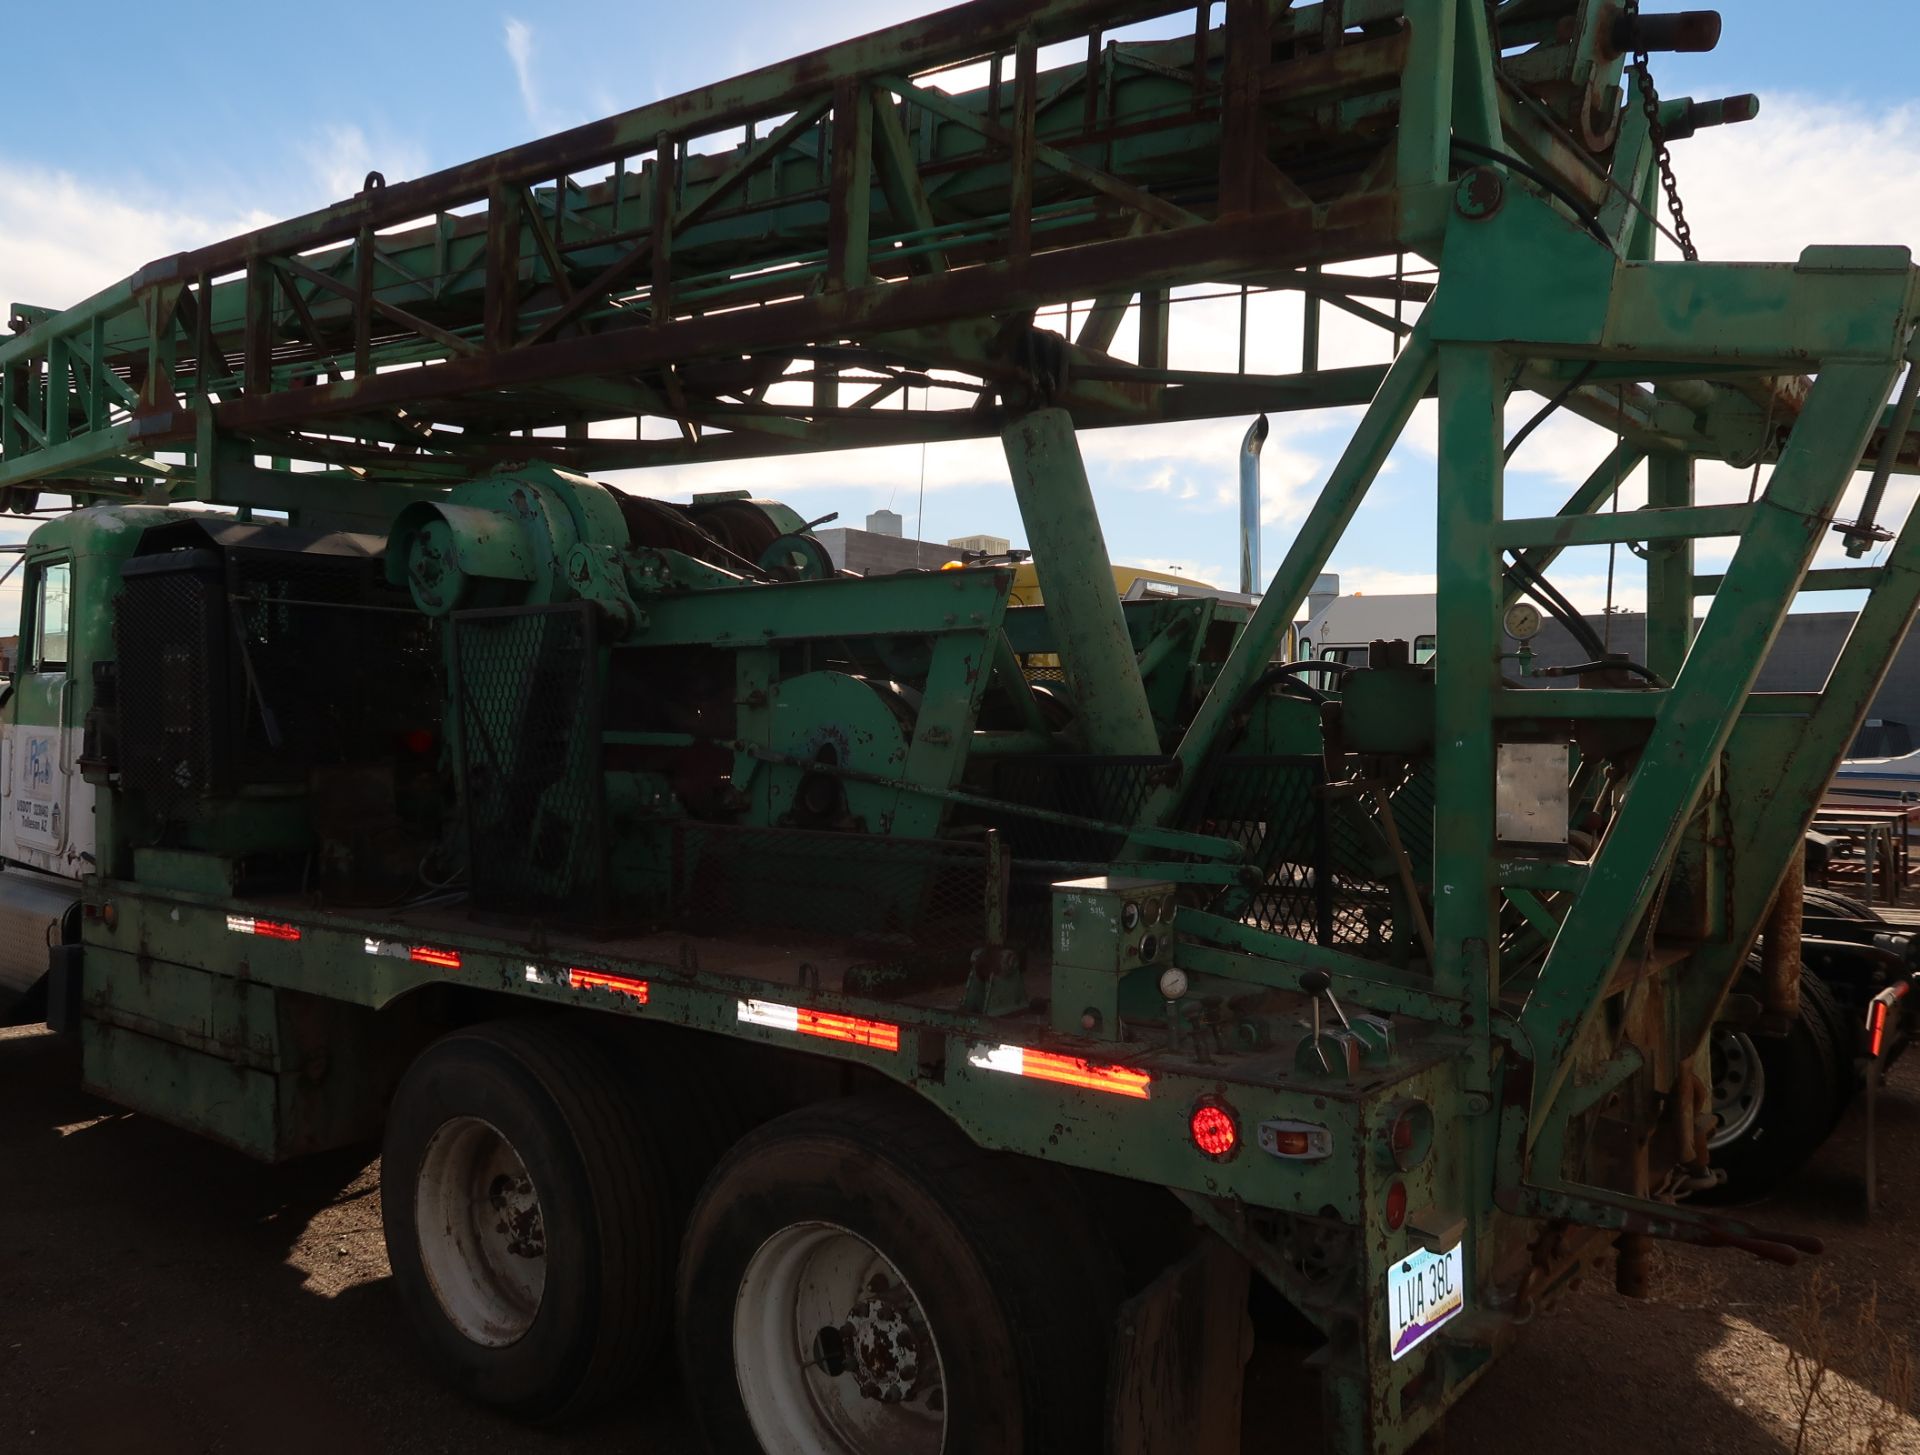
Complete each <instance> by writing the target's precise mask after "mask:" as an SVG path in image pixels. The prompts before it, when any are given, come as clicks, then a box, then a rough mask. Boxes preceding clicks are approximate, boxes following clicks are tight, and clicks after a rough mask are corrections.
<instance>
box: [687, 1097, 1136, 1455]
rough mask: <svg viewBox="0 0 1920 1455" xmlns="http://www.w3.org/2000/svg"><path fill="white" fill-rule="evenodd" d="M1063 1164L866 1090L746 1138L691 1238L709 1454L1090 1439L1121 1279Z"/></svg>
mask: <svg viewBox="0 0 1920 1455" xmlns="http://www.w3.org/2000/svg"><path fill="white" fill-rule="evenodd" d="M1075 1193H1076V1188H1075V1185H1074V1184H1073V1183H1072V1182H1071V1181H1070V1180H1069V1179H1068V1178H1067V1177H1066V1176H1065V1175H1064V1174H1062V1173H1061V1172H1060V1171H1059V1169H1056V1168H1053V1167H1049V1166H1047V1165H1045V1164H1043V1163H1035V1162H1030V1161H1026V1160H1024V1159H1019V1158H1014V1157H1010V1156H1006V1155H1004V1154H998V1153H992V1152H986V1151H983V1150H981V1149H980V1148H978V1147H976V1146H974V1145H973V1143H971V1142H970V1141H968V1140H967V1138H966V1137H965V1136H964V1135H963V1134H962V1133H961V1132H960V1131H959V1130H958V1129H957V1128H955V1127H954V1126H953V1125H952V1124H951V1123H949V1122H948V1121H947V1120H946V1119H945V1118H944V1117H941V1116H940V1115H938V1114H937V1113H935V1112H933V1111H931V1110H929V1109H926V1108H923V1107H919V1106H916V1105H914V1104H912V1103H910V1102H904V1101H898V1100H895V1099H892V1098H879V1097H871V1098H869V1097H862V1098H856V1099H851V1100H845V1101H834V1102H825V1103H821V1104H818V1105H815V1106H810V1107H806V1108H803V1109H801V1110H799V1111H795V1112H791V1113H789V1114H787V1115H786V1116H783V1117H780V1118H778V1119H776V1120H775V1121H772V1122H769V1123H768V1124H766V1125H765V1126H763V1127H761V1128H759V1129H758V1130H756V1131H754V1132H753V1133H751V1134H749V1135H748V1136H747V1137H746V1138H745V1139H744V1140H743V1141H742V1142H741V1143H740V1144H739V1145H738V1146H737V1147H735V1148H734V1150H733V1151H732V1152H731V1153H729V1154H728V1155H727V1157H726V1158H725V1159H724V1160H723V1161H722V1162H721V1164H720V1166H719V1167H718V1169H716V1170H715V1172H714V1174H713V1176H712V1177H711V1178H710V1179H709V1180H708V1182H707V1186H706V1188H705V1190H704V1191H703V1192H702V1193H701V1195H700V1199H699V1201H698V1203H697V1204H696V1205H695V1208H694V1212H693V1216H692V1219H691V1221H690V1223H689V1225H688V1230H687V1240H686V1246H685V1248H684V1250H683V1252H682V1255H681V1264H680V1266H681V1275H680V1296H679V1337H680V1348H681V1363H682V1368H683V1370H684V1373H685V1375H686V1379H687V1388H688V1395H689V1398H690V1400H691V1403H692V1405H693V1407H694V1410H695V1413H696V1415H697V1417H698V1419H699V1422H700V1425H701V1428H702V1430H703V1432H704V1433H705V1435H706V1438H707V1441H708V1444H709V1447H710V1448H711V1449H712V1450H713V1451H715V1452H716V1455H761V1452H762V1451H766V1452H768V1455H801V1452H804V1455H922V1452H926V1455H939V1452H942V1451H945V1452H947V1455H954V1452H957V1451H967V1452H969V1455H1018V1452H1021V1451H1049V1452H1051V1451H1061V1452H1067V1451H1080V1450H1097V1449H1099V1448H1100V1427H1101V1420H1102V1417H1103V1411H1104V1404H1105V1385H1106V1373H1105V1371H1106V1362H1107V1360H1106V1352H1107V1345H1108V1340H1109V1337H1110V1333H1111V1329H1110V1325H1111V1320H1112V1316H1113V1310H1114V1308H1115V1306H1116V1304H1117V1300H1118V1276H1117V1274H1116V1273H1115V1272H1113V1271H1112V1264H1111V1262H1110V1260H1109V1258H1108V1255H1106V1254H1105V1253H1104V1252H1103V1251H1102V1245H1101V1244H1100V1242H1099V1240H1098V1239H1096V1238H1095V1237H1093V1236H1092V1235H1091V1223H1090V1222H1089V1221H1088V1220H1087V1219H1085V1218H1084V1217H1083V1216H1082V1215H1081V1213H1080V1211H1079V1208H1078V1203H1077V1200H1076V1197H1075Z"/></svg>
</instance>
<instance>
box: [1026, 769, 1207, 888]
mask: <svg viewBox="0 0 1920 1455" xmlns="http://www.w3.org/2000/svg"><path fill="white" fill-rule="evenodd" d="M1171 761H1172V760H1171V759H1168V758H1158V757H1111V758H1106V757H1092V756H1087V755H1072V756H1068V755H1060V754H1047V755H1044V756H1040V757H1030V758H1029V757H1021V758H1007V759H1005V760H1003V761H1001V762H998V763H996V764H995V765H994V770H993V796H994V797H995V798H999V799H1004V800H1005V801H1006V802H1008V803H1017V804H1020V805H1021V806H1023V807H1026V808H1037V809H1044V810H1046V811H1047V812H1049V813H1060V814H1071V815H1072V816H1074V817H1075V818H1085V819H1097V820H1099V821H1100V822H1102V823H1109V824H1116V825H1131V824H1133V823H1135V822H1137V821H1138V820H1139V817H1140V810H1141V809H1142V808H1143V807H1144V806H1145V804H1146V801H1147V798H1148V796H1149V795H1150V794H1151V793H1152V792H1153V789H1154V786H1155V785H1156V784H1157V783H1158V782H1159V781H1160V778H1161V776H1162V775H1163V774H1164V773H1165V772H1166V769H1167V765H1168V764H1169V763H1170V762H1171ZM994 826H995V827H996V828H998V829H999V830H1000V831H1001V832H1002V833H1003V834H1005V836H1006V841H1007V847H1008V849H1009V850H1010V851H1011V852H1012V854H1013V856H1014V857H1015V858H1017V859H1046V860H1054V861H1066V862H1069V863H1079V864H1100V863H1104V862H1106V861H1108V860H1110V859H1113V858H1114V857H1115V856H1117V855H1118V854H1119V852H1120V850H1121V849H1122V848H1123V847H1124V846H1125V844H1126V837H1127V836H1126V833H1125V832H1124V830H1123V831H1119V832H1113V833H1108V832H1106V831H1104V830H1101V829H1093V828H1083V827H1078V826H1074V825H1070V824H1056V823H1047V822H1045V821H1044V820H1041V819H1035V818H1028V817H1026V816H1025V815H1022V814H1017V813H1009V814H1006V815H1004V816H1003V817H1001V818H1000V819H998V820H997V821H996V822H995V825H994Z"/></svg>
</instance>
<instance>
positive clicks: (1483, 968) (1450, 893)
mask: <svg viewBox="0 0 1920 1455" xmlns="http://www.w3.org/2000/svg"><path fill="white" fill-rule="evenodd" d="M1510 377H1511V371H1510V369H1509V366H1508V361H1507V360H1506V358H1505V357H1504V356H1502V355H1500V354H1498V353H1496V352H1495V351H1494V350H1492V349H1488V348H1475V347H1461V346H1450V347H1446V348H1443V349H1442V350H1441V354H1440V471H1439V480H1438V485H1437V491H1438V497H1439V510H1440V514H1439V523H1438V532H1437V539H1436V542H1435V545H1436V551H1435V555H1436V557H1437V559H1438V561H1439V565H1440V571H1441V576H1440V580H1439V582H1438V585H1439V588H1440V590H1439V599H1438V604H1437V614H1436V616H1435V618H1434V630H1435V632H1436V633H1437V635H1438V637H1439V639H1440V640H1441V641H1442V642H1444V643H1445V644H1446V645H1445V647H1444V648H1443V649H1442V650H1441V652H1440V654H1439V655H1438V656H1437V657H1436V658H1435V659H1434V660H1435V674H1434V675H1435V682H1434V687H1435V692H1434V760H1433V767H1434V784H1435V805H1434V826H1435V833H1434V866H1433V906H1434V908H1433V938H1434V956H1435V962H1436V963H1435V965H1434V977H1433V980H1434V985H1433V988H1434V990H1435V991H1436V992H1437V993H1438V994H1441V995H1449V996H1458V997H1460V998H1462V999H1463V1000H1465V1001H1466V1003H1467V1009H1468V1014H1469V1015H1470V1016H1472V1018H1473V1020H1472V1024H1473V1026H1474V1029H1475V1033H1476V1035H1477V1036H1478V1037H1479V1044H1480V1045H1481V1046H1483V1047H1484V1046H1485V1045H1486V1044H1487V1042H1486V1039H1485V1037H1486V1031H1487V1006H1488V1004H1489V1003H1490V1001H1491V999H1492V996H1493V994H1494V989H1495V976H1496V975H1497V974H1498V967H1497V964H1496V959H1495V946H1496V945H1497V943H1498V936H1497V935H1496V933H1495V924H1496V916H1497V914H1498V903H1497V896H1498V893H1499V886H1498V884H1497V883H1496V881H1495V877H1494V759H1495V748H1494V739H1493V733H1492V731H1491V727H1490V718H1489V716H1488V704H1489V703H1491V702H1492V701H1493V699H1494V696H1495V694H1496V692H1497V691H1498V690H1499V686H1500V660H1499V659H1500V636H1499V632H1500V611H1501V605H1502V600H1503V581H1502V576H1501V571H1500V560H1499V552H1498V551H1497V550H1496V549H1495V547H1494V544H1493V539H1494V537H1493V530H1494V526H1495V525H1496V523H1497V522H1498V521H1499V520H1500V518H1501V516H1502V514H1503V506H1502V498H1503V492H1502V488H1501V484H1502V473H1503V469H1504V460H1503V455H1504V447H1503V443H1502V440H1501V422H1502V416H1503V415H1504V413H1505V408H1506V401H1507V393H1508V380H1509V379H1510ZM1476 1070H1477V1071H1479V1072H1480V1075H1479V1076H1476V1077H1475V1078H1473V1080H1474V1082H1475V1083H1477V1085H1478V1087H1479V1089H1482V1090H1484V1089H1485V1088H1486V1081H1485V1079H1484V1077H1485V1075H1486V1074H1487V1073H1486V1070H1485V1066H1484V1061H1482V1063H1481V1065H1480V1066H1478V1067H1476Z"/></svg>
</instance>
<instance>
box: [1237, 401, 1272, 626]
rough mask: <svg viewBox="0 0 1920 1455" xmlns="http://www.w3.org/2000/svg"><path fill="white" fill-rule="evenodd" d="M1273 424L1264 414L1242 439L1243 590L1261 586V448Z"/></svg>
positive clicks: (1241, 537)
mask: <svg viewBox="0 0 1920 1455" xmlns="http://www.w3.org/2000/svg"><path fill="white" fill-rule="evenodd" d="M1269 429H1270V426H1269V425H1268V424H1267V417H1266V415H1264V414H1263V415H1261V416H1260V417H1259V418H1258V419H1256V420H1255V421H1254V422H1253V423H1252V424H1250V425H1248V426H1247V433H1246V437H1245V438H1244V439H1242V440H1241V441H1240V592H1241V594H1242V595H1244V596H1251V595H1253V593H1254V592H1256V591H1258V590H1259V589H1260V447H1261V446H1262V445H1264V444H1265V443H1266V442H1267V434H1268V432H1269Z"/></svg>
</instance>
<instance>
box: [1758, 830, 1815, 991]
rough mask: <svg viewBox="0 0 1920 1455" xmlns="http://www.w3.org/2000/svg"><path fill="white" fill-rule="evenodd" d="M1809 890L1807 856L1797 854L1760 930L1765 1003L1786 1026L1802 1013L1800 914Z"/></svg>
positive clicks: (1762, 985) (1775, 894)
mask: <svg viewBox="0 0 1920 1455" xmlns="http://www.w3.org/2000/svg"><path fill="white" fill-rule="evenodd" d="M1806 888H1807V860H1806V856H1805V855H1804V854H1796V855H1794V857H1793V859H1792V861H1791V862H1790V863H1789V864H1788V865H1787V872H1786V873H1785V874H1782V875H1781V876H1780V887H1779V889H1777V890H1776V891H1775V892H1774V896H1773V908H1771V909H1770V910H1768V911H1767V921H1766V924H1765V925H1763V926H1762V927H1761V931H1760V934H1761V939H1760V984H1761V1003H1762V1005H1763V1006H1764V1007H1765V1009H1766V1011H1767V1014H1768V1015H1770V1016H1774V1017H1777V1018H1779V1020H1780V1021H1781V1022H1782V1023H1783V1024H1788V1023H1791V1022H1792V1021H1793V1020H1794V1018H1795V1017H1797V1016H1798V1015H1799V1014H1800V914H1801V909H1802V907H1803V905H1804V904H1805V901H1806Z"/></svg>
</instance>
